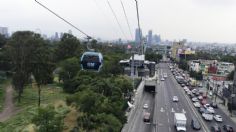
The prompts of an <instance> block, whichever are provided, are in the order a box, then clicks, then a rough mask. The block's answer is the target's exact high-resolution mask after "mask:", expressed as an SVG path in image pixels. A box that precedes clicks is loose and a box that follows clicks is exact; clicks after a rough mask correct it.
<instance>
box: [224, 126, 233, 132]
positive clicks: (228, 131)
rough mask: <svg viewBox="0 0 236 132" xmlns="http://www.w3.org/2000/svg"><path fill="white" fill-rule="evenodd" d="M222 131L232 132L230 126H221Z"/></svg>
mask: <svg viewBox="0 0 236 132" xmlns="http://www.w3.org/2000/svg"><path fill="white" fill-rule="evenodd" d="M223 129H224V130H225V131H226V132H234V129H233V127H231V126H230V125H223Z"/></svg>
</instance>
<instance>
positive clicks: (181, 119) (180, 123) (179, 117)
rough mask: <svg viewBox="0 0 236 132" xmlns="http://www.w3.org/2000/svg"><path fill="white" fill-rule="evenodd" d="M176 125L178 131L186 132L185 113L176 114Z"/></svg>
mask: <svg viewBox="0 0 236 132" xmlns="http://www.w3.org/2000/svg"><path fill="white" fill-rule="evenodd" d="M174 124H175V127H176V130H177V131H178V132H179V131H185V132H186V124H187V118H186V116H185V114H184V113H175V116H174Z"/></svg>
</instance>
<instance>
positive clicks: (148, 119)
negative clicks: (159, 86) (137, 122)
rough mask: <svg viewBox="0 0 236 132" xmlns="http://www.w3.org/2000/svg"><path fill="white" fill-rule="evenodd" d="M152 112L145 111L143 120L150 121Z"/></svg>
mask: <svg viewBox="0 0 236 132" xmlns="http://www.w3.org/2000/svg"><path fill="white" fill-rule="evenodd" d="M150 115H151V114H150V113H149V112H145V113H144V115H143V121H144V122H150Z"/></svg>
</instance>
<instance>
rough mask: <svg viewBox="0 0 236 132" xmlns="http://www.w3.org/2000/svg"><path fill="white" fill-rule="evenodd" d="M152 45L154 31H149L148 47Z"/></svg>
mask: <svg viewBox="0 0 236 132" xmlns="http://www.w3.org/2000/svg"><path fill="white" fill-rule="evenodd" d="M151 44H152V30H149V31H148V36H147V45H151Z"/></svg>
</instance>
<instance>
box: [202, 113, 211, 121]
mask: <svg viewBox="0 0 236 132" xmlns="http://www.w3.org/2000/svg"><path fill="white" fill-rule="evenodd" d="M202 117H203V118H204V119H205V120H207V121H212V120H213V115H212V114H208V113H202Z"/></svg>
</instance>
